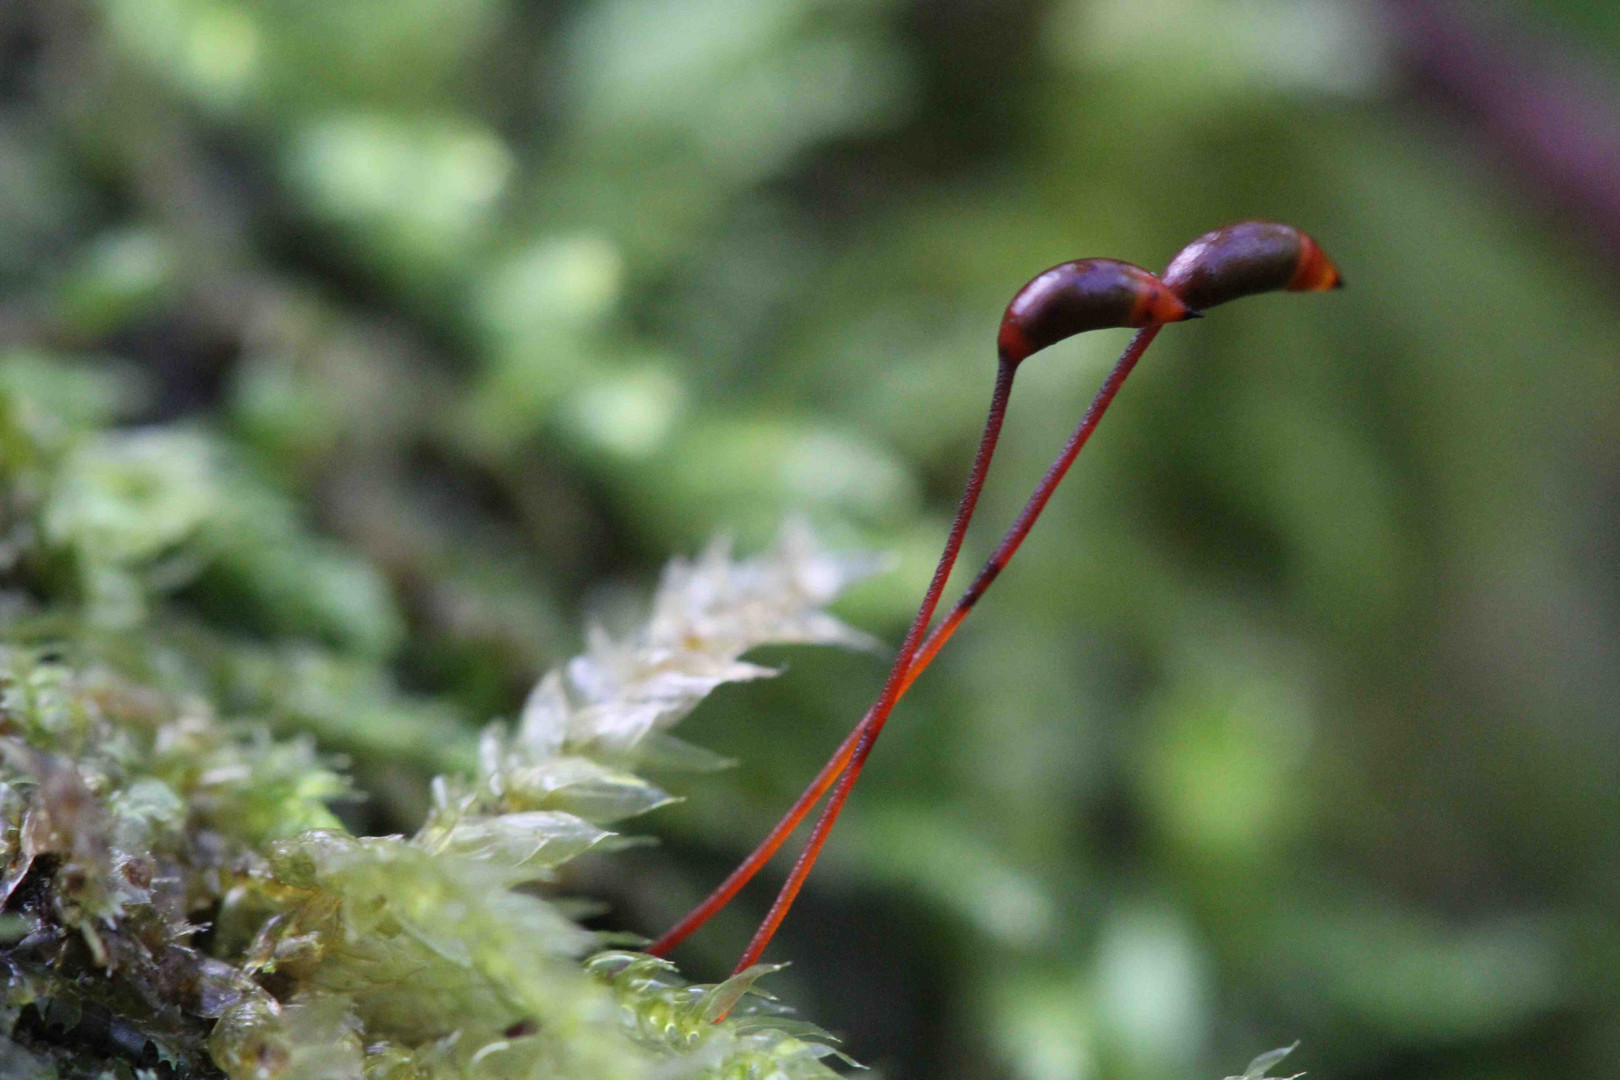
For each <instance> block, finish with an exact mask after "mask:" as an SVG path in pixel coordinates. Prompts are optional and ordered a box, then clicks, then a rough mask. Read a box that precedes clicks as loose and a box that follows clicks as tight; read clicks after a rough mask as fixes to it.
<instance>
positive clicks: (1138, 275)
mask: <svg viewBox="0 0 1620 1080" xmlns="http://www.w3.org/2000/svg"><path fill="white" fill-rule="evenodd" d="M1341 284H1342V280H1341V278H1340V275H1339V271H1338V268H1337V267H1335V266H1334V264H1333V263H1332V261H1331V260H1330V259H1328V257H1327V256H1326V254H1324V253H1323V251H1322V249H1321V247H1320V246H1318V245H1317V243H1316V241H1315V240H1313V239H1312V238H1311V237H1310V236H1308V235H1307V234H1305V233H1304V232H1302V231H1300V230H1298V229H1296V228H1294V227H1292V226H1290V225H1284V224H1281V223H1278V222H1272V221H1240V222H1236V223H1234V224H1231V225H1227V226H1225V227H1223V228H1220V229H1216V230H1214V231H1212V232H1209V233H1206V234H1204V235H1203V236H1200V237H1199V238H1198V239H1196V240H1194V241H1193V242H1192V243H1190V244H1188V245H1187V246H1186V247H1184V248H1182V250H1181V251H1180V252H1179V253H1177V255H1176V256H1175V257H1174V258H1173V259H1171V260H1170V264H1169V266H1168V268H1167V269H1166V270H1165V273H1164V276H1163V278H1162V280H1161V279H1160V278H1156V277H1154V276H1153V275H1152V274H1150V273H1148V272H1147V271H1146V270H1143V269H1141V268H1140V267H1136V266H1132V265H1130V264H1129V263H1120V262H1115V261H1113V260H1110V259H1082V260H1079V261H1076V262H1068V263H1063V264H1061V265H1059V266H1055V267H1053V268H1051V269H1050V270H1047V271H1045V272H1043V273H1041V274H1038V275H1037V276H1036V277H1035V278H1033V279H1032V280H1031V281H1030V282H1029V283H1028V284H1027V285H1025V286H1024V287H1023V288H1022V289H1020V290H1019V291H1018V292H1017V294H1016V295H1014V297H1013V299H1012V301H1011V302H1010V303H1009V304H1008V305H1007V310H1006V312H1005V314H1004V315H1003V316H1002V322H1001V332H1000V335H999V338H998V342H997V344H998V354H999V358H1000V365H999V367H998V369H997V373H996V383H995V389H994V391H993V393H992V395H991V399H990V416H989V419H988V420H987V421H986V422H985V427H984V435H983V437H982V439H981V441H980V444H979V452H978V456H977V457H976V458H975V459H974V463H973V468H972V471H971V472H970V473H969V475H968V482H967V486H966V488H965V489H964V490H963V492H962V499H961V503H960V505H959V507H958V509H957V514H956V520H955V521H954V522H953V523H952V526H951V531H950V534H949V535H948V536H947V538H946V541H945V550H944V553H943V554H941V556H940V559H939V564H938V566H937V567H936V568H935V571H934V576H933V579H932V580H931V581H930V582H929V586H928V590H927V592H926V593H925V594H924V596H923V601H922V604H921V605H920V606H919V607H918V609H917V615H916V617H915V618H914V619H913V621H912V624H911V628H910V630H909V631H908V632H907V634H906V638H905V643H904V644H903V645H902V646H901V647H900V652H899V654H898V655H897V656H896V657H895V661H894V666H893V668H892V669H891V670H890V672H889V678H888V681H887V682H886V683H885V684H884V687H883V690H882V692H881V693H880V694H879V695H878V699H877V701H876V702H874V703H873V705H872V707H871V708H870V709H868V710H867V712H866V715H865V716H863V717H862V718H861V721H860V723H858V724H857V725H856V726H855V728H854V730H853V731H851V732H850V734H849V736H848V737H847V738H846V739H845V740H844V742H843V743H842V744H841V745H840V746H839V747H838V749H837V750H836V751H835V752H834V753H833V756H832V757H831V759H829V760H828V762H827V764H826V765H825V766H823V767H822V769H821V771H820V772H819V773H817V774H816V777H815V779H813V780H812V781H811V782H810V784H809V786H808V787H806V788H805V790H804V792H803V793H802V794H801V795H800V796H799V798H798V800H797V801H796V802H795V803H794V804H793V806H792V807H791V808H790V809H789V810H788V812H787V814H785V815H784V816H783V817H782V819H781V820H780V821H779V822H778V823H777V825H776V826H775V827H774V828H773V829H772V830H771V831H770V833H769V834H767V835H766V837H765V839H764V840H763V841H762V842H761V843H760V844H759V846H758V847H756V848H755V849H754V851H753V852H752V853H750V854H749V856H748V857H747V858H746V859H744V860H743V861H742V863H740V864H739V865H738V867H737V868H736V869H735V870H733V871H732V873H731V875H730V876H729V877H727V878H726V880H725V881H723V882H721V884H720V885H719V887H718V888H716V889H715V890H714V892H712V893H711V894H710V895H709V896H708V897H707V898H706V899H705V900H704V901H703V902H702V903H700V904H699V905H698V906H697V907H695V908H693V909H692V911H691V912H690V913H688V914H687V916H686V917H685V918H683V919H681V920H680V922H678V923H676V924H675V926H674V927H673V928H671V929H670V930H669V931H668V932H666V933H665V934H664V935H663V936H662V937H660V938H659V939H658V940H657V941H655V942H654V943H653V944H652V945H651V946H650V947H649V950H648V951H649V952H651V953H653V954H654V955H658V956H663V955H666V954H667V953H668V952H669V951H670V950H671V949H673V948H674V947H675V946H676V945H678V944H680V942H681V941H683V940H684V939H685V938H686V937H687V936H688V935H689V934H691V933H692V932H693V931H695V930H696V929H697V928H698V927H700V926H702V925H703V924H704V923H705V922H706V921H708V919H709V918H710V917H712V916H713V915H714V914H715V913H716V912H717V911H719V910H720V909H721V908H722V907H724V906H725V905H726V903H728V902H729V901H730V900H731V898H732V897H733V896H735V895H736V894H737V892H738V891H739V890H741V889H742V887H743V886H744V885H745V884H747V882H748V881H749V880H750V879H751V878H752V877H753V876H754V875H755V874H756V873H758V872H759V869H760V868H761V867H762V866H764V865H765V863H766V862H768V861H769V860H770V858H771V856H772V855H773V854H775V852H776V850H777V848H779V847H781V845H782V843H783V842H784V841H785V840H786V839H787V838H788V836H789V835H790V834H791V833H792V832H793V830H794V829H795V828H797V827H798V825H799V823H800V822H801V821H802V820H804V818H805V816H806V815H807V814H808V813H809V812H810V809H811V808H812V807H813V806H814V805H815V804H816V802H817V801H818V800H819V799H820V798H821V796H822V795H824V794H825V793H826V791H827V789H828V788H829V787H833V785H834V783H835V782H836V785H837V786H836V787H833V793H832V796H831V798H830V799H829V800H828V802H827V805H826V807H825V808H823V810H822V812H821V816H820V817H819V818H818V819H817V820H816V823H815V826H814V828H813V829H812V830H811V834H810V840H809V842H808V843H807V844H806V845H805V848H804V851H803V852H802V853H801V854H800V856H799V858H798V860H797V861H796V862H795V863H794V866H793V869H792V871H791V872H790V873H789V875H788V879H787V881H786V882H785V883H784V884H783V886H782V888H781V891H780V892H779V893H778V894H777V898H776V900H775V902H774V903H773V904H772V905H771V908H770V910H769V912H768V913H767V914H766V916H765V919H764V921H763V922H762V923H761V924H760V927H759V929H758V931H757V932H756V933H755V934H754V937H753V940H751V941H750V942H749V944H748V947H747V948H746V949H745V950H744V951H743V954H742V956H741V957H740V958H739V959H738V961H737V965H736V968H735V971H736V972H742V971H745V970H747V969H748V968H749V967H750V966H752V965H753V964H754V963H756V962H757V961H758V960H759V958H760V956H761V955H763V953H764V951H765V947H766V946H767V945H768V944H769V943H770V940H771V937H772V936H773V935H774V934H775V933H776V930H777V927H779V926H780V925H781V923H782V920H783V919H784V918H785V917H786V915H787V912H788V909H789V908H790V907H791V906H792V904H793V900H794V898H795V897H796V896H797V895H798V892H799V890H800V889H801V888H802V887H803V885H804V882H805V879H806V878H807V877H808V876H809V874H810V871H811V869H812V868H813V867H814V866H815V862H816V858H817V856H818V855H819V854H820V852H821V848H822V846H823V845H824V844H825V843H826V841H827V836H828V834H829V833H830V832H831V830H832V826H833V824H834V823H835V822H836V821H837V819H838V814H839V812H840V811H841V810H842V809H843V805H844V802H845V800H846V799H847V798H848V797H849V792H850V790H851V789H852V788H853V787H854V784H855V781H856V780H857V779H858V778H859V776H860V773H861V769H862V767H863V766H864V765H865V763H866V759H867V756H868V755H869V754H870V753H871V751H872V746H873V744H874V743H875V742H876V740H877V737H878V734H879V733H880V732H881V731H882V730H883V725H884V723H885V722H886V721H887V720H888V718H889V714H890V712H891V711H892V710H893V709H894V706H895V704H896V703H897V702H898V701H899V700H900V698H901V697H902V696H903V695H904V694H905V692H906V690H907V689H909V688H910V686H911V684H912V683H913V682H914V681H915V680H916V678H917V676H918V675H920V674H922V672H923V670H924V669H926V668H927V666H928V665H929V664H930V663H931V662H932V661H933V659H934V657H935V656H936V655H937V654H938V653H939V650H940V649H941V648H942V647H943V646H944V644H945V642H946V641H948V640H950V637H951V635H952V634H954V633H955V632H956V629H957V627H958V626H960V625H961V623H962V620H963V619H965V618H966V617H967V614H968V612H969V611H971V610H972V609H973V606H974V605H975V604H976V603H978V601H979V599H980V598H981V597H983V595H984V593H985V591H986V590H987V589H989V587H990V585H991V584H992V583H993V582H994V581H995V579H996V577H997V576H998V575H999V574H1000V573H1001V571H1002V570H1003V569H1004V568H1005V567H1006V565H1007V563H1008V562H1009V561H1011V559H1012V557H1013V556H1014V555H1015V554H1016V553H1017V551H1018V548H1019V545H1021V544H1022V543H1023V542H1024V538H1025V537H1026V536H1027V535H1028V534H1029V530H1030V529H1031V528H1032V527H1033V526H1034V524H1035V521H1036V519H1038V518H1039V517H1040V515H1041V511H1042V510H1043V509H1045V507H1046V504H1047V501H1048V500H1050V499H1051V497H1052V493H1053V492H1054V491H1055V490H1056V489H1057V486H1058V484H1059V483H1060V482H1061V481H1062V480H1063V477H1064V475H1065V474H1066V473H1067V472H1068V471H1069V466H1070V465H1072V464H1073V463H1074V459H1075V458H1076V457H1077V456H1078V455H1079V453H1080V451H1081V449H1083V448H1084V446H1085V444H1086V441H1087V440H1088V439H1089V438H1090V437H1091V433H1092V431H1093V430H1095V428H1096V426H1097V424H1098V422H1099V421H1100V420H1101V419H1102V416H1103V413H1104V412H1106V411H1107V409H1108V406H1109V404H1110V403H1111V402H1112V401H1113V400H1114V395H1115V394H1117V393H1118V392H1119V388H1120V386H1121V385H1122V384H1123V383H1124V381H1125V379H1126V377H1127V376H1128V375H1129V374H1130V373H1131V370H1132V369H1133V368H1134V367H1135V366H1136V362H1137V361H1138V360H1140V359H1141V357H1142V354H1143V353H1144V352H1146V351H1147V348H1148V346H1149V345H1150V344H1152V342H1153V339H1154V338H1155V337H1156V336H1157V335H1158V333H1159V331H1160V330H1161V329H1162V328H1163V327H1164V325H1165V324H1166V323H1171V322H1180V321H1182V320H1185V319H1189V318H1196V317H1198V316H1199V315H1201V314H1202V312H1203V310H1204V309H1206V308H1211V307H1215V306H1217V305H1219V304H1224V303H1226V302H1227V301H1229V300H1236V299H1238V298H1240V297H1243V296H1249V295H1253V294H1255V293H1262V292H1270V291H1274V290H1279V289H1281V290H1285V291H1289V292H1320V291H1323V290H1327V289H1336V288H1339V287H1340V285H1341ZM1112 326H1134V327H1141V329H1140V331H1139V332H1138V333H1137V335H1136V337H1135V338H1134V339H1133V340H1132V341H1131V343H1130V344H1129V345H1128V346H1127V347H1126V349H1125V352H1124V354H1123V355H1122V356H1121V357H1120V358H1119V360H1118V362H1117V363H1116V364H1115V365H1114V368H1113V370H1112V371H1111V372H1109V374H1108V377H1107V378H1106V379H1105V380H1104V381H1103V384H1102V387H1101V389H1099V390H1098V392H1097V395H1096V397H1095V398H1093V400H1092V402H1091V406H1090V408H1088V409H1087V410H1086V413H1085V415H1084V416H1083V417H1082V418H1081V420H1080V424H1079V426H1078V427H1077V428H1076V429H1075V431H1074V434H1073V435H1071V436H1070V438H1069V441H1068V442H1067V443H1066V444H1065V445H1064V447H1063V449H1062V451H1061V452H1060V453H1059V454H1058V456H1057V459H1056V460H1055V461H1053V463H1052V465H1051V467H1050V468H1049V469H1048V470H1047V472H1046V475H1045V476H1044V477H1043V478H1042V480H1041V482H1040V483H1039V484H1038V485H1036V488H1035V490H1034V492H1033V493H1031V495H1030V497H1029V501H1028V502H1027V503H1026V504H1025V505H1024V509H1023V511H1022V512H1021V513H1020V514H1019V515H1018V517H1017V519H1016V520H1015V521H1014V522H1013V524H1012V526H1011V527H1010V528H1009V529H1008V530H1007V533H1006V535H1005V536H1003V537H1002V540H1001V543H1000V544H999V545H997V547H996V550H995V552H994V553H993V554H992V555H991V556H990V558H989V560H988V561H986V563H985V565H984V567H983V569H981V570H980V571H979V574H978V576H977V577H976V578H974V580H973V583H972V584H971V585H969V586H968V588H967V589H966V591H965V592H963V594H962V598H961V599H960V600H958V601H957V603H956V605H955V606H954V607H953V608H952V609H951V611H950V612H949V613H948V614H947V615H946V616H945V618H944V619H943V620H941V622H940V624H939V625H938V626H937V627H936V628H935V629H934V631H933V632H932V633H931V634H929V635H928V636H927V638H926V640H925V639H924V637H923V634H924V632H925V631H926V630H927V629H928V625H929V622H930V620H932V618H933V615H934V609H935V607H936V606H937V605H938V603H939V598H940V594H941V593H942V592H943V591H944V588H945V584H946V581H947V579H948V578H949V577H950V573H951V569H952V567H953V566H954V565H955V562H956V555H957V552H958V551H959V550H960V548H961V544H962V537H963V535H964V534H965V533H966V531H967V525H968V522H969V520H970V519H971V518H972V516H973V511H974V508H975V506H976V505H977V504H978V499H979V493H980V491H981V489H982V488H983V486H984V481H985V477H986V475H987V474H988V472H989V468H990V459H991V456H992V455H993V454H994V452H995V445H996V440H997V437H998V436H999V434H1000V431H1001V424H1002V420H1003V417H1004V414H1005V412H1006V408H1007V402H1008V399H1009V397H1010V396H1011V391H1012V380H1013V374H1014V372H1015V371H1016V370H1017V367H1018V365H1019V364H1020V363H1022V362H1023V361H1024V360H1025V359H1026V358H1028V357H1029V356H1030V355H1031V354H1033V353H1035V352H1038V351H1040V350H1041V349H1044V348H1046V347H1047V346H1049V345H1053V344H1055V343H1057V342H1058V341H1061V340H1063V339H1065V338H1068V337H1070V336H1072V335H1074V334H1078V333H1082V332H1084V331H1086V330H1095V329H1101V328H1104V327H1112Z"/></svg>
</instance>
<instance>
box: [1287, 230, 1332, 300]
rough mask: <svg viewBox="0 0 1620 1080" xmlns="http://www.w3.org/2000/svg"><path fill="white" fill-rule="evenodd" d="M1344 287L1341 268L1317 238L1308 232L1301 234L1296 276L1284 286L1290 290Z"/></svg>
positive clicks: (1321, 290)
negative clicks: (1335, 264) (1326, 252)
mask: <svg viewBox="0 0 1620 1080" xmlns="http://www.w3.org/2000/svg"><path fill="white" fill-rule="evenodd" d="M1343 287H1344V279H1343V278H1342V277H1341V276H1340V275H1339V268H1338V267H1337V266H1334V265H1333V260H1332V259H1329V258H1328V257H1327V255H1326V254H1325V253H1324V252H1323V251H1322V248H1321V247H1320V246H1319V245H1318V244H1317V243H1316V241H1315V240H1313V239H1311V237H1310V236H1309V235H1308V234H1306V233H1303V232H1302V233H1300V234H1299V262H1298V263H1297V264H1296V269H1295V270H1294V276H1293V277H1292V278H1290V279H1289V282H1288V284H1287V285H1285V286H1283V288H1284V289H1286V290H1287V291H1289V292H1323V291H1325V290H1327V289H1340V288H1343Z"/></svg>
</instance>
